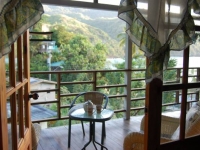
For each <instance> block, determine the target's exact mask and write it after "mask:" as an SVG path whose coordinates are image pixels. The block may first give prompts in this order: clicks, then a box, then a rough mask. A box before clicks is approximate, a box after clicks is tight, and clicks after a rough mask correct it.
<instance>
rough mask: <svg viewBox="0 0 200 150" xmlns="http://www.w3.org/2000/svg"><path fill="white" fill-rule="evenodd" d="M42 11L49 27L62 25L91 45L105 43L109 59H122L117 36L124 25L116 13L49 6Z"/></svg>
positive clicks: (122, 51)
mask: <svg viewBox="0 0 200 150" xmlns="http://www.w3.org/2000/svg"><path fill="white" fill-rule="evenodd" d="M44 10H45V15H46V16H48V17H47V18H48V20H47V21H48V23H49V25H55V24H62V25H64V26H65V27H67V30H68V31H69V32H73V33H77V34H83V35H85V36H87V37H88V38H89V39H90V41H91V42H92V43H97V42H102V43H105V45H106V46H107V48H108V51H109V52H108V57H109V58H116V57H117V58H118V57H121V58H123V57H124V50H123V48H122V47H119V40H120V39H117V35H118V34H120V33H121V32H122V31H123V28H124V27H123V25H125V24H124V22H123V21H121V20H120V19H118V17H117V12H113V11H100V10H90V9H81V8H71V7H58V6H49V5H48V6H47V5H44ZM120 22H121V23H120Z"/></svg>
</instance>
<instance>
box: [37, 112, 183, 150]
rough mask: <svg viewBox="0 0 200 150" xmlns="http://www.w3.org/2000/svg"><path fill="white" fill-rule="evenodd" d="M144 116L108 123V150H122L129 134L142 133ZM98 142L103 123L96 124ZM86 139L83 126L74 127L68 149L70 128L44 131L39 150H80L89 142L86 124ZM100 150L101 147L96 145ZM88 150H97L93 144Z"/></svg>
mask: <svg viewBox="0 0 200 150" xmlns="http://www.w3.org/2000/svg"><path fill="white" fill-rule="evenodd" d="M163 115H166V116H171V117H177V118H179V116H180V111H171V112H165V113H163ZM142 117H143V116H134V117H131V119H130V120H124V119H122V118H121V119H112V120H109V121H106V138H105V140H104V146H106V147H107V148H108V150H122V149H123V140H124V137H125V136H126V135H127V134H128V133H129V132H134V131H136V132H137V131H140V123H141V119H142ZM95 125H96V126H95V129H96V132H95V134H96V136H95V139H96V141H97V142H101V128H102V124H101V123H96V124H95ZM84 127H85V133H86V135H85V137H84V136H83V133H82V127H81V124H75V125H72V129H71V147H70V148H69V149H68V126H60V127H53V128H47V129H42V133H41V136H40V141H39V144H38V149H37V150H67V149H68V150H80V149H82V148H83V146H84V145H85V144H86V143H87V142H88V140H89V124H88V123H84ZM96 146H97V148H98V150H99V149H100V147H99V146H98V145H97V144H96ZM86 149H87V150H95V147H94V146H93V144H92V143H90V144H89V145H88V147H87V148H86Z"/></svg>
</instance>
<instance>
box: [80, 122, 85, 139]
mask: <svg viewBox="0 0 200 150" xmlns="http://www.w3.org/2000/svg"><path fill="white" fill-rule="evenodd" d="M81 125H82V130H83V135H84V136H85V129H84V125H83V121H81Z"/></svg>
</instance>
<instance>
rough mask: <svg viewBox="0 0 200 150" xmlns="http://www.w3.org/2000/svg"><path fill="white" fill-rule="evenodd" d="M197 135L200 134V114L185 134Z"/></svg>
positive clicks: (187, 135)
mask: <svg viewBox="0 0 200 150" xmlns="http://www.w3.org/2000/svg"><path fill="white" fill-rule="evenodd" d="M195 135H200V116H199V117H198V118H197V119H196V120H195V121H194V122H193V123H192V124H191V126H190V127H189V128H188V129H187V130H186V133H185V136H186V137H191V136H195Z"/></svg>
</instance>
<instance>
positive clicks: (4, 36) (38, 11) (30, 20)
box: [0, 0, 44, 58]
mask: <svg viewBox="0 0 200 150" xmlns="http://www.w3.org/2000/svg"><path fill="white" fill-rule="evenodd" d="M43 13H44V10H43V6H42V4H41V2H40V1H39V0H0V58H1V57H2V56H3V55H5V54H7V53H9V52H10V50H11V49H10V45H11V44H12V43H13V42H14V41H15V40H16V39H17V38H18V37H19V36H20V35H21V34H22V33H24V32H25V31H26V30H27V29H28V28H30V27H31V26H32V25H34V24H35V23H36V22H37V21H39V20H40V18H41V15H42V14H43Z"/></svg>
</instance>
